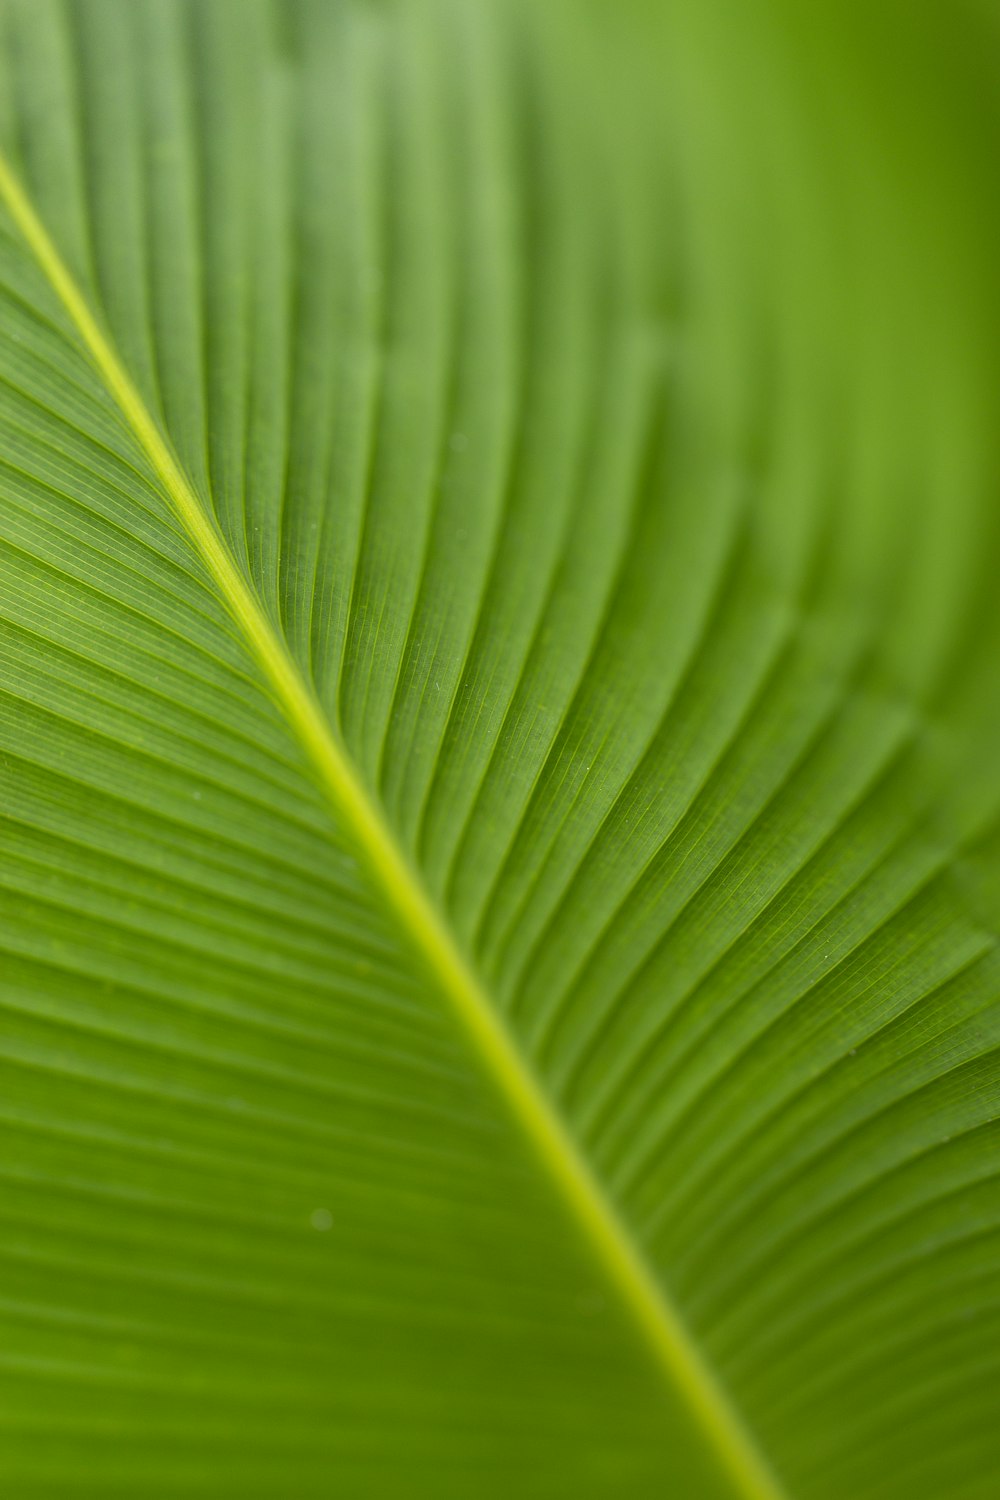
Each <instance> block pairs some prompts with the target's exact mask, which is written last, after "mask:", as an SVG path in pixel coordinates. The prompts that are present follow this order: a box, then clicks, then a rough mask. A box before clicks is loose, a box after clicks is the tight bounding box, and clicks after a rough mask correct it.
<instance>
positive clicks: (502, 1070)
mask: <svg viewBox="0 0 1000 1500" xmlns="http://www.w3.org/2000/svg"><path fill="white" fill-rule="evenodd" d="M0 200H2V201H3V202H4V203H5V204H6V207H7V209H8V211H9V213H10V215H11V217H12V218H13V219H14V221H15V223H16V224H17V226H18V228H19V229H20V231H21V234H22V235H23V237H24V239H25V241H26V242H27V245H28V246H29V248H30V250H31V252H32V254H33V255H34V257H35V259H36V261H37V263H38V265H39V267H40V268H41V270H42V271H43V272H44V274H45V276H46V277H47V279H48V281H49V283H50V285H51V286H52V288H53V290H54V291H55V293H56V294H57V296H58V297H59V299H60V301H61V302H62V305H63V307H64V308H65V310H66V312H67V313H68V315H69V317H70V319H71V320H72V322H73V324H74V326H75V327H76V330H77V332H78V334H79V336H80V338H81V339H82V341H83V343H84V345H85V346H86V349H87V352H88V354H89V355H90V358H91V360H92V362H93V364H94V365H95V366H96V368H97V370H98V372H99V374H100V375H101V377H102V379H103V381H104V383H105V385H106V386H107V388H108V390H109V392H110V393H111V395H112V396H113V397H114V399H115V401H116V402H117V404H118V406H119V408H120V410H121V412H122V415H123V416H124V417H125V419H126V421H127V422H128V424H129V426H130V427H131V429H132V431H133V432H134V434H135V436H136V438H137V439H138V441H139V443H140V444H141V446H142V448H143V449H144V450H145V453H146V455H147V457H148V458H149V460H150V462H151V464H152V466H153V468H154V469H155V470H156V473H157V474H158V476H159V478H160V481H161V483H162V484H163V487H164V489H165V490H166V492H167V495H168V496H169V498H170V500H171V502H172V504H173V506H174V509H175V510H176V512H177V514H178V516H179V517H180V519H181V521H182V522H183V524H184V526H185V527H186V529H187V532H188V534H189V536H190V538H191V541H192V543H193V545H194V547H195V548H196V550H197V552H198V553H199V554H200V556H201V558H202V560H203V562H204V564H205V566H206V568H207V569H208V571H209V573H210V574H211V576H212V578H213V580H214V581H215V583H216V585H217V587H218V588H219V591H220V593H221V594H222V597H223V599H224V601H225V603H226V605H227V607H228V609H229V611H230V613H231V615H232V616H233V618H234V620H235V621H236V623H237V625H238V626H239V627H240V629H241V630H242V631H243V633H244V636H245V638H246V641H247V644H248V646H249V648H250V650H251V651H252V653H253V655H254V656H255V657H256V659H257V662H258V663H259V665H260V667H261V669H262V671H263V672H264V674H265V676H266V678H267V680H268V682H269V683H270V685H271V689H272V691H273V692H274V694H275V696H276V698H277V700H278V702H279V703H280V705H281V707H282V709H283V711H284V713H285V715H286V717H287V719H288V721H289V724H290V727H291V728H292V730H293V731H294V733H295V735H296V736H297V738H298V740H299V742H300V743H301V745H302V746H303V748H304V750H305V751H306V753H307V754H308V756H309V758H310V759H311V761H312V762H313V765H314V766H315V768H316V770H317V771H318V773H319V775H320V777H321V780H322V784H323V788H324V791H325V793H326V795H327V798H328V800H329V802H330V804H331V806H332V808H333V810H334V812H335V813H336V814H337V817H338V819H339V820H340V821H341V822H342V823H343V824H344V825H345V826H346V827H347V829H349V831H350V833H351V835H352V836H353V838H354V840H355V842H356V844H357V845H358V847H359V850H360V852H361V854H362V855H363V857H364V860H365V862H366V864H367V865H368V867H369V870H370V872H371V873H372V875H373V876H374V878H375V880H376V881H377V883H378V885H379V886H380V887H381V889H382V891H383V893H384V895H385V897H386V899H387V900H388V902H389V903H390V905H391V907H392V909H393V911H394V912H395V914H396V917H397V918H398V920H399V921H400V923H401V924H402V926H403V927H404V928H405V930H406V933H407V936H408V938H409V940H410V942H411V943H412V944H413V946H414V947H415V948H416V950H417V951H418V953H419V954H420V956H421V957H422V959H423V961H424V963H425V964H427V965H428V966H429V967H430V969H431V971H432V972H433V974H434V976H435V978H436V980H437V983H438V984H439V985H440V987H441V989H442V990H443V991H444V993H445V995H446V996H447V998H448V1000H449V1002H450V1003H451V1006H452V1008H453V1009H454V1010H455V1011H456V1012H457V1015H458V1018H459V1020H460V1021H461V1022H462V1024H463V1026H464V1028H465V1030H466V1031H467V1033H468V1034H469V1036H470V1038H471V1039H472V1041H473V1042H474V1044H475V1046H476V1048H477V1049H478V1051H479V1053H480V1054H481V1057H482V1060H483V1062H484V1064H485V1066H486V1069H487V1071H488V1072H489V1074H490V1075H491V1076H492V1078H493V1079H494V1082H495V1084H496V1085H497V1087H498V1088H499V1090H500V1091H501V1093H502V1094H503V1096H504V1098H505V1099H506V1102H507V1105H508V1107H509V1109H510V1110H511V1112H512V1113H513V1115H514V1116H515V1117H516V1119H517V1121H518V1122H519V1124H520V1126H521V1128H522V1129H523V1130H524V1131H525V1132H526V1134H527V1135H528V1137H529V1138H530V1140H531V1141H532V1143H533V1145H534V1147H535V1149H536V1150H537V1151H538V1153H539V1156H540V1157H541V1158H542V1161H543V1162H544V1164H545V1166H546V1167H547V1168H548V1170H549V1172H550V1173H551V1175H552V1177H553V1179H554V1180H555V1183H556V1184H557V1186H558V1188H559V1189H560V1191H561V1193H562V1195H563V1197H564V1199H565V1200H566V1202H567V1204H568V1206H569V1208H570V1209H571V1210H572V1212H573V1214H574V1216H575V1218H576V1220H577V1223H578V1224H579V1225H580V1227H581V1228H582V1229H583V1230H584V1231H585V1233H586V1235H587V1240H588V1242H589V1244H590V1245H591V1247H592V1250H593V1252H594V1253H595V1255H596V1256H597V1258H598V1260H599V1261H600V1262H601V1264H602V1265H603V1268H604V1271H605V1273H606V1275H607V1276H608V1277H609V1279H610V1280H611V1281H612V1282H613V1283H614V1285H615V1287H616V1288H617V1291H618V1294H619V1296H620V1298H621V1300H622V1302H623V1303H625V1305H626V1306H627V1307H628V1308H629V1310H630V1311H631V1313H632V1316H633V1318H634V1319H635V1321H636V1323H637V1324H638V1326H639V1329H640V1330H641V1332H642V1334H643V1335H644V1338H645V1340H646V1342H647V1344H648V1345H649V1347H650V1349H651V1351H652V1353H653V1355H654V1357H655V1359H656V1361H657V1363H658V1364H659V1366H660V1368H661V1370H662V1371H663V1372H664V1373H665V1374H666V1375H667V1376H668V1378H669V1380H670V1381H671V1382H672V1384H673V1385H674V1386H675V1387H676V1389H677V1390H679V1392H680V1393H681V1395H682V1397H683V1398H684V1400H685V1401H686V1402H687V1405H688V1407H689V1408H690V1410H691V1412H692V1413H693V1414H694V1417H695V1419H696V1421H697V1422H698V1423H699V1424H700V1427H701V1429H702V1431H703V1433H704V1435H705V1437H706V1438H707V1440H708V1443H709V1445H710V1448H711V1449H712V1450H713V1451H714V1452H715V1454H716V1457H717V1459H718V1462H719V1464H720V1465H721V1467H722V1468H723V1470H724V1471H725V1472H726V1473H727V1474H728V1476H729V1478H730V1480H731V1481H732V1483H733V1484H734V1486H735V1487H736V1489H737V1491H738V1493H739V1495H740V1496H741V1497H743V1500H787V1496H786V1494H785V1491H784V1489H783V1488H782V1486H781V1484H780V1483H779V1481H778V1480H777V1478H776V1477H775V1475H774V1474H773V1473H772V1471H771V1469H770V1467H769V1465H768V1464H767V1462H766V1460H765V1459H764V1457H763V1456H762V1454H761V1453H760V1451H759V1449H758V1448H757V1445H756V1443H755V1442H754V1439H753V1437H752V1436H751V1434H750V1432H749V1431H748V1430H747V1428H746V1426H745V1424H744V1423H743V1421H742V1419H741V1417H740V1415H739V1413H738V1412H737V1411H736V1410H735V1408H734V1407H733V1405H732V1403H731V1401H730V1399H729V1397H728V1395H727V1393H726V1392H725V1390H724V1389H723V1388H722V1386H721V1385H720V1383H719V1381H718V1379H717V1378H716V1376H715V1374H714V1373H713V1371H712V1370H711V1369H710V1368H709V1366H708V1364H707V1363H706V1361H705V1360H704V1358H703V1357H702V1355H701V1352H700V1350H699V1349H698V1347H697V1345H696V1344H695V1342H694V1340H693V1338H692V1335H691V1334H690V1332H689V1331H688V1329H687V1327H686V1326H685V1324H684V1321H683V1320H682V1318H681V1317H680V1315H679V1313H678V1312H677V1310H676V1309H675V1308H674V1306H673V1304H672V1303H671V1302H670V1300H669V1299H668V1297H667V1296H666V1294H665V1292H664V1291H663V1288H662V1287H661V1286H660V1284H659V1282H658V1280H657V1279H656V1277H655V1275H654V1273H653V1271H652V1270H651V1268H650V1267H649V1265H648V1264H647V1263H646V1261H645V1259H644V1258H643V1256H642V1255H641V1254H640V1252H639V1250H638V1248H637V1247H636V1245H635V1244H634V1243H633V1241H632V1238H631V1236H630V1234H629V1232H628V1230H627V1228H626V1226H625V1225H624V1223H623V1222H622V1220H621V1219H620V1217H619V1216H618V1213H617V1211H616V1209H615V1207H614V1205H613V1204H612V1202H611V1201H610V1199H609V1198H608V1197H607V1195H606V1194H605V1192H604V1189H603V1188H602V1186H601V1184H600V1183H599V1182H598V1181H597V1179H596V1178H595V1176H594V1174H593V1172H592V1171H591V1169H590V1167H589V1165H588V1164H587V1162H586V1161H585V1160H584V1158H583V1157H582V1156H581V1154H580V1152H579V1150H578V1148H577V1146H576V1143H575V1141H574V1140H573V1138H572V1136H571V1135H570V1133H569V1131H568V1130H567V1128H566V1126H565V1125H564V1124H563V1122H562V1120H561V1119H560V1118H559V1116H558V1115H557V1113H556V1111H555V1109H554V1108H553V1106H552V1104H551V1103H550V1101H549V1099H548V1097H547V1096H546V1094H545V1092H544V1091H543V1089H542V1087H541V1085H540V1083H539V1082H538V1080H537V1079H536V1078H535V1076H534V1074H533V1073H532V1071H531V1070H530V1069H529V1067H528V1065H527V1064H526V1062H525V1060H524V1059H523V1058H522V1056H521V1054H520V1052H519V1051H518V1049H517V1048H516V1046H515V1044H514V1041H513V1039H512V1037H511V1035H510V1033H509V1032H508V1030H507V1028H506V1026H505V1025H504V1023H503V1021H502V1020H501V1019H500V1016H499V1012H498V1011H497V1009H496V1008H495V1007H494V1006H493V1005H492V1003H491V1001H490V998H489V996H488V994H487V993H486V991H485V989H484V988H483V986H482V984H481V982H480V980H479V979H478V978H477V976H476V974H475V973H474V972H473V970H472V969H471V968H470V966H469V963H468V961H467V960H466V959H465V957H464V956H463V954H462V953H461V951H460V950H459V948H458V946H457V944H456V942H455V940H454V938H453V937H452V935H451V933H450V931H449V929H448V927H447V925H446V924H445V922H444V920H443V918H442V916H441V914H440V913H439V911H438V910H437V907H436V906H435V904H434V903H433V902H432V900H431V898H430V896H429V895H428V893H427V891H426V889H425V887H424V884H423V881H422V879H421V877H420V875H419V874H418V872H417V871H416V870H415V869H414V868H413V867H412V866H411V865H410V863H409V861H408V860H407V859H406V857H405V856H404V854H403V853H402V851H401V850H400V848H399V846H398V844H397V842H396V840H395V837H394V835H393V833H392V831H391V829H390V827H389V825H388V823H387V822H386V820H385V818H384V816H383V814H382V811H381V809H380V808H379V807H378V805H377V804H376V802H375V801H374V800H373V799H372V797H371V795H370V794H369V792H368V790H367V788H366V787H365V786H364V784H363V782H362V780H361V777H360V776H359V774H358V772H357V770H356V769H355V767H354V765H353V764H352V762H351V760H350V758H349V757H348V755H347V753H346V751H345V750H344V748H343V747H342V745H341V744H340V742H339V740H338V739H337V737H336V736H335V734H334V732H333V730H332V728H331V726H330V724H329V722H328V720H327V719H326V717H325V715H324V713H323V711H322V709H321V708H320V705H319V703H318V701H317V699H316V697H315V696H314V694H313V692H312V690H311V689H310V688H309V686H308V685H307V683H306V682H305V680H304V678H303V677H302V675H301V673H300V671H299V669H298V667H297V666H296V664H295V662H294V661H293V659H292V657H291V655H290V654H289V651H288V648H287V646H286V645H285V642H284V641H283V639H282V638H281V637H280V636H279V635H278V634H277V632H276V631H275V629H274V627H273V626H272V624H271V622H270V621H269V619H268V618H267V616H266V614H265V613H264V610H263V608H262V607H261V605H260V604H259V602H258V600H257V598H256V596H255V594H254V593H253V591H252V589H251V586H250V584H249V583H248V582H247V580H246V578H245V577H244V576H243V574H242V573H241V571H240V569H239V568H238V566H237V564H236V562H235V560H234V558H233V556H232V554H231V552H230V551H229V548H228V546H227V544H226V542H225V541H224V540H223V538H222V536H221V534H220V533H219V531H218V530H217V528H216V526H215V523H214V521H213V520H212V518H211V517H210V516H209V514H208V513H207V511H206V510H205V508H204V506H203V505H202V503H201V501H200V500H199V499H198V497H197V495H196V494H195V491H194V489H193V488H192V485H191V482H190V480H189V479H188V478H187V476H186V475H185V473H184V471H183V470H182V468H181V466H180V464H179V463H178V461H177V459H176V458H175V457H174V454H173V452H172V451H171V448H170V445H169V443H168V442H167V440H166V439H165V438H164V436H163V433H162V432H161V430H160V428H159V426H158V425H157V423H156V421H155V419H154V418H153V416H152V414H151V413H150V411H149V409H148V408H147V406H146V405H145V403H144V401H143V399H142V396H141V395H140V394H139V391H138V389H137V388H136V386H135V384H134V382H133V381H132V379H131V377H130V376H129V374H128V372H127V370H126V369H125V366H124V365H123V364H122V361H121V359H120V358H119V356H118V354H117V352H116V350H115V349H114V347H113V345H112V343H111V341H110V339H109V338H108V336H107V335H106V334H105V332H104V331H103V329H102V328H101V326H100V324H99V323H98V321H97V319H96V318H95V316H94V314H93V313H92V312H91V310H90V308H89V306H88V304H87V301H86V299H85V297H84V295H83V292H82V291H81V289H80V288H79V286H78V285H77V283H76V281H75V280H74V278H73V276H72V274H71V272H70V271H69V269H68V267H67V265H66V263H65V262H64V260H63V259H62V256H61V255H60V253H59V251H58V250H57V248H56V246H55V244H54V242H53V240H52V238H51V236H50V235H49V232H48V230H47V229H46V227H45V225H44V224H43V223H42V220H41V219H40V218H39V216H38V214H37V212H36V211H35V208H34V207H33V205H32V203H31V201H30V200H29V198H28V196H27V194H26V193H25V191H24V188H23V187H22V186H21V184H20V182H19V181H18V179H17V177H16V176H15V175H14V173H13V172H12V170H11V168H10V166H9V164H8V163H7V162H6V161H5V159H4V158H3V156H2V155H0Z"/></svg>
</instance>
